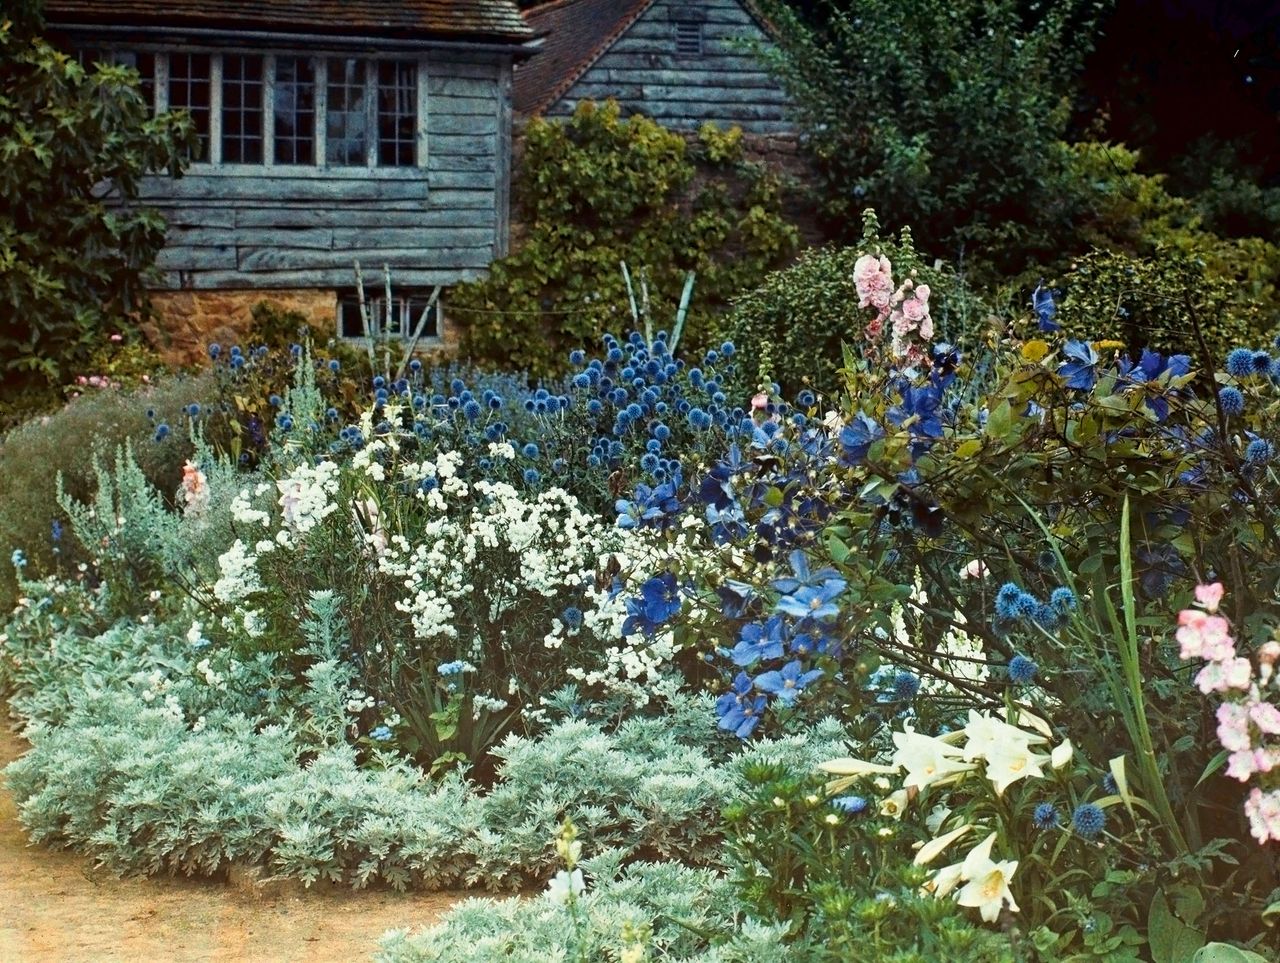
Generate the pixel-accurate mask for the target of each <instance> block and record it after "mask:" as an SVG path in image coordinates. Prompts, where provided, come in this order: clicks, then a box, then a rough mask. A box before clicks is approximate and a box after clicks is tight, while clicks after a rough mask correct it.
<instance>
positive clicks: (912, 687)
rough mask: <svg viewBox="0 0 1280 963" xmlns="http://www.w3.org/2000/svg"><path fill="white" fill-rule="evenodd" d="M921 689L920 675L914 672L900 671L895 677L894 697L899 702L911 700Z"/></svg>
mask: <svg viewBox="0 0 1280 963" xmlns="http://www.w3.org/2000/svg"><path fill="white" fill-rule="evenodd" d="M919 691H920V677H919V676H918V675H916V674H915V673H914V672H898V673H897V674H896V675H894V677H893V698H894V700H895V701H897V702H910V701H911V700H912V699H914V698H915V697H916V694H917V693H918V692H919Z"/></svg>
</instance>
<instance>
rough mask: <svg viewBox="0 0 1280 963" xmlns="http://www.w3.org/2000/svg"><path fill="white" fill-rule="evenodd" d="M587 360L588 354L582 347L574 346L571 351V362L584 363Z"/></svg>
mask: <svg viewBox="0 0 1280 963" xmlns="http://www.w3.org/2000/svg"><path fill="white" fill-rule="evenodd" d="M586 360H587V354H586V352H585V351H583V350H582V349H581V348H574V349H573V350H572V351H570V352H569V364H582V363H583V362H585V361H586Z"/></svg>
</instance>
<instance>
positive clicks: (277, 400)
mask: <svg viewBox="0 0 1280 963" xmlns="http://www.w3.org/2000/svg"><path fill="white" fill-rule="evenodd" d="M267 404H269V405H270V406H271V407H272V408H279V407H280V406H281V405H283V404H284V399H283V398H281V397H280V396H279V395H270V396H268V398H267Z"/></svg>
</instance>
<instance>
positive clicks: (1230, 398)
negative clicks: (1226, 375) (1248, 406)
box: [1218, 385, 1244, 418]
mask: <svg viewBox="0 0 1280 963" xmlns="http://www.w3.org/2000/svg"><path fill="white" fill-rule="evenodd" d="M1218 404H1220V405H1222V413H1223V414H1224V415H1227V416H1228V417H1231V418H1234V417H1235V416H1236V415H1241V414H1244V393H1243V392H1241V390H1240V389H1239V388H1237V387H1235V385H1227V386H1226V387H1225V388H1221V389H1219V390H1218Z"/></svg>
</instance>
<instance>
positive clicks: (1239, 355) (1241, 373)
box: [1227, 348, 1253, 378]
mask: <svg viewBox="0 0 1280 963" xmlns="http://www.w3.org/2000/svg"><path fill="white" fill-rule="evenodd" d="M1227 374H1229V375H1231V376H1232V377H1233V378H1248V377H1249V376H1250V375H1252V374H1253V352H1252V351H1250V350H1249V349H1248V348H1232V349H1231V352H1230V353H1229V354H1228V355H1227Z"/></svg>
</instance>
